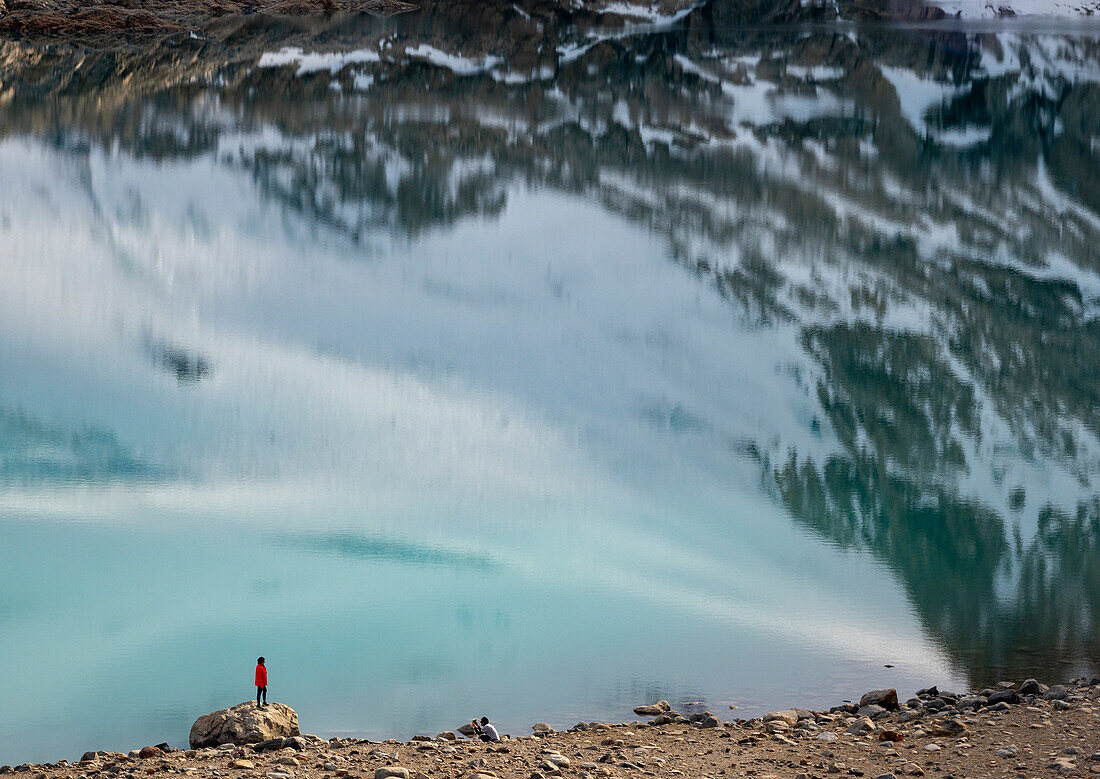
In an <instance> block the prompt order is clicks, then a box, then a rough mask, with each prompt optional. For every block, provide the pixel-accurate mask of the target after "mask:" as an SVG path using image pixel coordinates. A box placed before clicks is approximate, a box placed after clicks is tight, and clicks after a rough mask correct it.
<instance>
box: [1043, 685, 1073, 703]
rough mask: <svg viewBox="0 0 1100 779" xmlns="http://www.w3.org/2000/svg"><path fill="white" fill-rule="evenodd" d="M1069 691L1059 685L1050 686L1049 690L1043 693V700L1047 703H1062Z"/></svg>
mask: <svg viewBox="0 0 1100 779" xmlns="http://www.w3.org/2000/svg"><path fill="white" fill-rule="evenodd" d="M1068 694H1069V691H1068V690H1066V688H1065V687H1063V686H1062V685H1060V684H1053V685H1051V687H1050V689H1049V690H1047V691H1046V692H1045V693H1043V699H1044V700H1048V701H1064V700H1065V699H1066V696H1067V695H1068Z"/></svg>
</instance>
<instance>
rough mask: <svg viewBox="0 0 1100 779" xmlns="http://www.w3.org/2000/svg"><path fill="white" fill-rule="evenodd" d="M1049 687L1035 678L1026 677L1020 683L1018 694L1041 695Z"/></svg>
mask: <svg viewBox="0 0 1100 779" xmlns="http://www.w3.org/2000/svg"><path fill="white" fill-rule="evenodd" d="M1048 689H1049V688H1048V687H1047V686H1046V685H1045V684H1040V683H1039V682H1038V681H1036V680H1035V679H1027V680H1025V681H1024V683H1023V684H1021V685H1020V695H1042V694H1043V693H1044V692H1046V691H1047V690H1048Z"/></svg>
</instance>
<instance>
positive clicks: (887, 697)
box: [859, 687, 898, 709]
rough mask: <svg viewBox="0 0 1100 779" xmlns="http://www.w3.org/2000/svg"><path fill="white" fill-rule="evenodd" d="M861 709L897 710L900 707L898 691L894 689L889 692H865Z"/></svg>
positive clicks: (861, 701)
mask: <svg viewBox="0 0 1100 779" xmlns="http://www.w3.org/2000/svg"><path fill="white" fill-rule="evenodd" d="M859 705H860V708H862V707H864V706H881V707H882V708H884V709H896V708H897V707H898V691H897V690H895V689H893V688H892V687H891V688H890V689H887V690H871V691H870V692H865V693H864V694H863V697H862V698H860V699H859Z"/></svg>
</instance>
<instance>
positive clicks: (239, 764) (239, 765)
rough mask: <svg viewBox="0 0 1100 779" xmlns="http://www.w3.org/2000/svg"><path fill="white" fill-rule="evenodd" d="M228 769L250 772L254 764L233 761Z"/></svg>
mask: <svg viewBox="0 0 1100 779" xmlns="http://www.w3.org/2000/svg"><path fill="white" fill-rule="evenodd" d="M229 767H230V768H240V769H241V770H242V771H251V770H252V769H253V768H255V767H256V766H255V764H254V763H253V762H252V761H251V760H234V761H232V762H231V763H230V764H229Z"/></svg>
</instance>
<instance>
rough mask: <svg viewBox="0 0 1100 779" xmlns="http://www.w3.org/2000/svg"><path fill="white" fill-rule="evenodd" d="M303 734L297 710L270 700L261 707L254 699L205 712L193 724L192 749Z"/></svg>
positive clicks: (254, 742) (250, 742) (249, 742)
mask: <svg viewBox="0 0 1100 779" xmlns="http://www.w3.org/2000/svg"><path fill="white" fill-rule="evenodd" d="M297 735H300V731H299V730H298V714H297V712H295V711H294V709H292V708H290V707H289V706H284V705H283V704H281V703H269V704H267V705H266V706H264V707H263V708H262V709H261V708H259V707H257V706H256V703H255V701H248V702H246V703H238V704H237V705H236V706H233V707H232V708H228V709H220V710H218V711H213V712H211V713H209V714H204V715H202V716H201V717H199V718H198V719H197V720H195V724H194V725H192V726H191V734H190V736H188V740H189V741H190V742H191V748H192V749H202V748H203V747H216V746H218V745H219V744H256V743H259V742H261V741H269V740H270V739H273V738H290V737H293V736H297Z"/></svg>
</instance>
